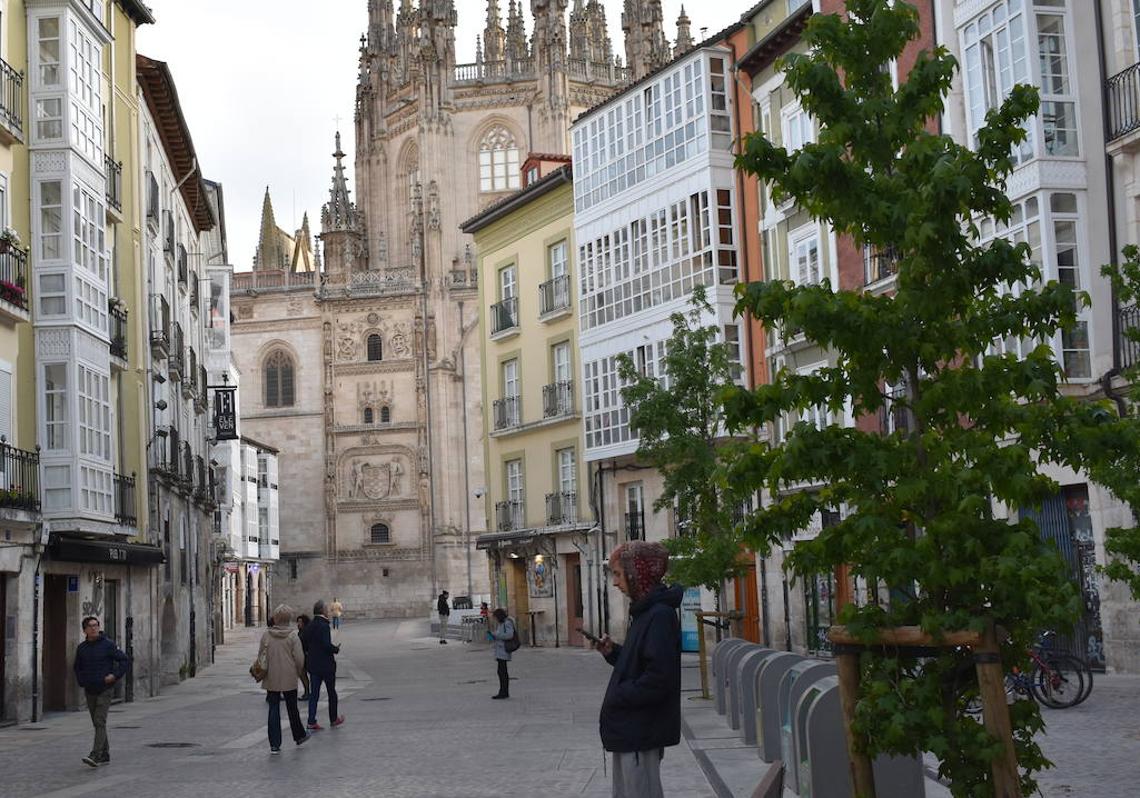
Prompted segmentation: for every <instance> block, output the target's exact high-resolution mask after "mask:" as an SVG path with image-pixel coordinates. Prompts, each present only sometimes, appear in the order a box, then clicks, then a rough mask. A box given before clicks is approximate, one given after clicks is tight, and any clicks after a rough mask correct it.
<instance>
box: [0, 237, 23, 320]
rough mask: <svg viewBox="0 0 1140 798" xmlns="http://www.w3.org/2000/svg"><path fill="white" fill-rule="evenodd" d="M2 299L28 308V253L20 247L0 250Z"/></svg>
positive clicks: (0, 288)
mask: <svg viewBox="0 0 1140 798" xmlns="http://www.w3.org/2000/svg"><path fill="white" fill-rule="evenodd" d="M0 300H3V301H5V302H8V303H10V304H13V305H15V306H16V307H18V308H20V309H21V310H27V309H28V253H27V252H25V251H24V250H22V249H20V248H19V247H13V246H9V247H8V250H7V251H6V252H0Z"/></svg>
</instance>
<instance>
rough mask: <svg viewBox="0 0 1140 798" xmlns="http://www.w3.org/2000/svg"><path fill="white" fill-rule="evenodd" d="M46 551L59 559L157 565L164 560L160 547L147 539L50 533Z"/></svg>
mask: <svg viewBox="0 0 1140 798" xmlns="http://www.w3.org/2000/svg"><path fill="white" fill-rule="evenodd" d="M48 555H49V556H50V557H51V559H53V560H59V561H62V562H103V563H111V564H112V565H158V564H160V563H162V562H165V559H166V558H165V557H164V556H163V554H162V549H161V548H159V547H158V546H151V545H148V544H146V543H125V542H120V541H118V540H92V539H90V538H76V537H69V536H67V535H53V536H52V539H51V542H50V543H49V544H48Z"/></svg>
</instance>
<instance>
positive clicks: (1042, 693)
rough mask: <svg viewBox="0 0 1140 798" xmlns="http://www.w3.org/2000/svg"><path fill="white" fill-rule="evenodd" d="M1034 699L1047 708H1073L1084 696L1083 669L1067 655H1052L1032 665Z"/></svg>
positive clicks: (1078, 661)
mask: <svg viewBox="0 0 1140 798" xmlns="http://www.w3.org/2000/svg"><path fill="white" fill-rule="evenodd" d="M1030 684H1031V686H1032V689H1033V695H1034V697H1035V698H1036V699H1037V700H1038V701H1039V702H1041V703H1042V704H1044V705H1045V706H1047V707H1052V708H1053V709H1068V708H1070V707H1075V706H1076V705H1077V704H1079V703H1080V702H1081V700H1082V696H1084V695H1085V669H1084V665H1083V664H1082V663H1081V662H1080V660H1078V659H1076V658H1075V657H1070V656H1068V655H1067V654H1052V655H1050V656H1049V657H1048V658H1047V659H1041V660H1039V661H1037V662H1036V663H1035V664H1034V669H1033V673H1032V679H1031V682H1030Z"/></svg>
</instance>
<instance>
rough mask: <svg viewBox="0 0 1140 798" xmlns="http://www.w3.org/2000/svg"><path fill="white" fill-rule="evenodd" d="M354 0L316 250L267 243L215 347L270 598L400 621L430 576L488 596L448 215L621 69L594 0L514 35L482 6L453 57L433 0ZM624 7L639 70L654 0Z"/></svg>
mask: <svg viewBox="0 0 1140 798" xmlns="http://www.w3.org/2000/svg"><path fill="white" fill-rule="evenodd" d="M363 1H364V0H362V2H363ZM367 2H368V29H367V31H366V33H365V35H364V36H362V37H361V39H360V58H359V73H358V76H357V88H356V108H355V139H356V140H355V148H354V149H355V192H354V193H355V202H354V201H353V197H352V195H351V194H350V190H349V181H348V176H347V175H346V166H345V163H344V160H345V158H346V157H347V156H346V155H345V153H344V151H343V149H342V144H341V139H340V134H339V133H338V134H337V138H336V143H335V144H336V146H335V151H334V153H333V167H332V185H331V188H330V191H329V200H328V203H327V204H326V205H325V206H324V208H323V210H322V213H321V229H320V234H319V236H318V238H319V245H320V246H319V249H318V250H317V251H316V252H314V262H317V263H320V260H319V254H320V249H323V254H324V258H323V264H321V265H320V266H319V268H318V270H317V271H316V272H308V271H303V270H301V269H291V268H289V267H281V266H279V265H277V264H278V262H279V261H280V259H277V261H273V260H272V259H271V258H268V257H267V258H262V259H259V261H258V263H257V264H255V269H254V271H253V272H250V273H247V274H239V275H235V282H234V292H233V293H234V298H233V303H234V309H235V316H236V319H235V324H234V338H235V344H234V348H235V351H236V352H238V358H239V367H240V368H241V370H242V373H243V375H247V379H248V384H250V385H251V386H252V387H251V388H249V389H248V390H244V393H243V396H242V399H241V402H242V423H243V429H244V431H245V434H246V435H248V436H250V437H252V438H254V439H257V440H259V441H262V442H264V443H266V444H269V445H271V446H274V447H276V448H278V449H279V450H280V452H281V457H280V462H281V476H280V481H281V518H282V540H281V559H282V566H281V568H280V570H281V571H282V572H284V573H283V574H278V576H277V577H276V578H275V581H274V585H273V590H274V601H277V600H283V601H289V602H291V603H296V605H297V606H303V605H304V604H305V602H310V601H312V598H313V597H314V596H322V595H323V596H326V597H331V596H332V595H334V594H335V595H336V596H337V597H339V598H340V599H341V600H342V601H343V602H344V604H345V606H346V610H347V611H348V612H349V613H359V614H362V615H370V616H421V615H424V614H426V613H427V611H428V608H429V606H430V602H431V600H432V598H433V597H434V595H435V593H436V591H437V590H439V589H443V588H446V589H448V590H449V591H451V593H452V595H462V594H466V593H468V592H474V593H486V592H488V591H489V589H490V588H489V585H488V584H487V574H486V567H485V560H484V558H483V557H482V556H478V557H476V556H474V552H473V542H474V540H475V538H476V536H477V535H479V534H480V533H481V532H483V531H485V526H486V519H485V508H484V506H483V502H482V501H481V500H480V499H479V498H477V497H476V495H475V493H476V491H477V489H478V488H480V487H482V486H484V485H486V484H487V478H486V476H485V469H484V464H483V462H482V460H483V456H482V452H483V446H482V436H483V434H484V431H483V429H482V423H483V422H482V418H483V415H482V412H481V407H480V402H481V394H482V391H481V370H480V363H479V352H480V342H479V340H478V335H477V329H478V316H477V314H478V303H477V301H476V298H477V280H478V279H487V277H486V276H485V275H476V274H475V273H474V271H473V267H474V253H473V252H472V249H471V246H472V245H471V241H470V239H469V238H468V237H467V236H465V235H463V234H462V233H461V232H460V230H459V226H460V224H461V223H462V222H463V221H464V220H466V219H468V218H470V217H471V216H474V215H475V214H476V213H478V212H479V211H480V210H482V209H483V208H485V207H487V206H488V205H490V204H492V203H495V202H498V201H499V200H502V199H503V198H505V197H507V196H509V195H510V194H511V193H512V192H514V191H516V190H518V188H519V187H520V184H521V174H520V172H521V166H522V164H523V162H524V161H525V160H526V158H527V155H528V154H529V153H555V154H560V153H568V152H569V151H570V143H569V128H570V123H571V121H572V120H573V119H574V117H575V116H577V115H578V114H579V113H581V112H582V111H584V110H586V109H587V108H590V107H592V106H594V105H596V104H597V103H599V102H602V101H604V100H605V99H607V98H608V97H610V96H611V95H612V94H613V93H614V92H615V91H617V90H619V89H620V88H622V87H623V86H625V85H627V83H628V81H629V80H630V78H631V73H630V70H628V69H626V68H624V67H622V66H621V65H620V62H619V61H618V59H616V58H615V57H614V54H613V48H612V46H611V44H610V40H609V38H608V36H607V35H606V30H607V26H606V19H605V11H604V9H603V7H602V4H601V2H599V0H589V1H588V2H583V0H573V8H572V9H571V8H569V5H570V2H569V0H530V7H529V12H530V15H531V20H530V28H531V30H532V31H533V33H532V35H531V36H530V37H528V35H527V20H526V16H525V15H526V13H527V11H528V9H527V8H525V7H524V5H523V3H522V2H519V0H506V2H504V0H485V6H484V7H483V8H480V9H479V10H478V13H479V15H480V17H481V18H482V19H483V20H485V27H484V29H483V33H482V35H481V36H480V39H479V42H478V47H477V52H478V56H477V58H476V60H475V61H474V62H472V63H464V64H460V63H456V55H455V30H456V26H457V24H458V21H459V19H458V14H457V11H456V3H455V2H454V0H419V1H418V2H413V0H398V4H397V3H396V2H393V0H367ZM462 5H463V10H464V12H465V13H474V12H475V9H474V8H472V7H473V6H475V5H476V2H475V0H464V2H463V4H462ZM634 5H635V6H636V5H637V4H634ZM643 5H644V6H645V7H646V9H649V10H645V9H642V12H644V13H642V12H639V13H638V15H637V16H636V17H631V19H635V20H636V21H637V23H638V24H637V26H636V29H635V30H633V32H632V36H633V38H632V39H631V32H630V31H627V35H626V40H627V44H629V43H630V42H631V41H634V42H635V52H636V54H637V56H636V59H635V58H634V55H633V54H632V53H631V55H630V60H631V63H632V62H633V61H635V60H636V62H637V63H638V64H639V65H642V68H644V65H646V64H649V63H651V62H653V59H655V58H659V57H660V55H661V53H660V52H659V51H660V47H661V45H660V42H662V41H664V34H663V33H662V32H661V31H660V3H659V2H654V1H653V0H646V2H645V3H643ZM630 7H631V6H630V4H629V3H628V2H627V11H628V9H629V8H630ZM652 8H656V9H657V13H656V16H654V14H653V13H651V10H652ZM568 13H569V14H570V17H571V19H572V20H574V22H573V24H572V25H571V26H570V28H568V27H567V16H568ZM623 19H624V18H623ZM654 20H656V28H655V27H654V24H655V23H654ZM583 31H585V33H586V35H584V36H583V35H582V33H583ZM664 47H665V50H666V52H668V49H669V45H668V42H665V45H664ZM266 201H267V202H268V199H267V200H266ZM304 235H305V236H307V231H306V232H305V233H304ZM491 279H493V277H492V278H491ZM283 363H285V364H288V368H289V369H290V370H289V371H285V370H284V369H285V368H286V366H283V365H282V364H283ZM283 375H288V378H289V379H290V380H294V381H295V382H296V390H295V391H294V392H293V393H291V394H289V395H290V398H294V397H295V403H294V404H293V405H290V406H288V407H281V406H267V398H269V396H270V394H267V393H266V392H265V391H263V390H260V389H259V388H258V387H257V386H260V385H261V384H262V383H263V382H265V381H266V380H270V379H272V380H277V381H281V380H282V379H284V376H283ZM245 384H246V383H243V385H245ZM281 395H284V394H283V392H282V391H275V392H273V394H272V396H274V397H276V396H281Z"/></svg>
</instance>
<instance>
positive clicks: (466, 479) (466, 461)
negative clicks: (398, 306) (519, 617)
mask: <svg viewBox="0 0 1140 798" xmlns="http://www.w3.org/2000/svg"><path fill="white" fill-rule="evenodd" d="M465 337H466V332H465V331H464V329H463V300H462V299H461V300H459V391H460V396H461V397H462V407H463V412H462V413H461V414H460V415H462V416H463V506H464V508H465V512H466V516H467V531H466V534H464V536H463V540H464V548H465V549H466V550H467V596H468V598H470V596H471V482H470V479H471V467H470V462H471V458H470V456H469V452H468V444H467V358H466V357H465V355H464V352H463V339H464V338H465ZM425 346H426V342H425Z"/></svg>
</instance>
